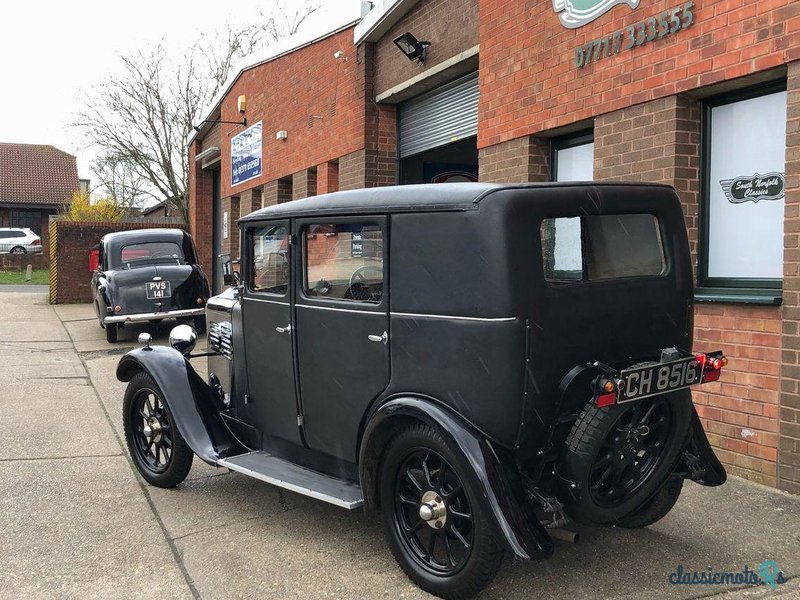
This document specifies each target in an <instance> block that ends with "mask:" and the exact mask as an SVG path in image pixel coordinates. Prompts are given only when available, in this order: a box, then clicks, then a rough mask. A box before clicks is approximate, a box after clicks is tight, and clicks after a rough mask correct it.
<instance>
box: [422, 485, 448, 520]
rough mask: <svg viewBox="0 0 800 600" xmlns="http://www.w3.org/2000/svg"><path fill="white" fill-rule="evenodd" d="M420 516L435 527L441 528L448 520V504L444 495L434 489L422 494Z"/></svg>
mask: <svg viewBox="0 0 800 600" xmlns="http://www.w3.org/2000/svg"><path fill="white" fill-rule="evenodd" d="M419 518H420V519H422V520H423V521H425V522H426V523H427V524H428V526H429V527H432V528H433V529H441V528H442V527H444V524H445V523H446V522H447V506H446V505H445V503H444V500H443V499H442V497H441V496H440V495H439V494H437V493H436V492H434V491H433V490H428V491H427V492H425V493H424V494H422V498H421V503H420V505H419Z"/></svg>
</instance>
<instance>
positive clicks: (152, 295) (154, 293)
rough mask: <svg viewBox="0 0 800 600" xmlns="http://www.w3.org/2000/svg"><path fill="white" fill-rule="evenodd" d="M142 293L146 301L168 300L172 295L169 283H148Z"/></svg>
mask: <svg viewBox="0 0 800 600" xmlns="http://www.w3.org/2000/svg"><path fill="white" fill-rule="evenodd" d="M144 291H145V294H147V299H148V300H158V299H159V298H169V297H170V296H171V295H172V289H171V288H170V284H169V281H148V282H147V283H145V284H144Z"/></svg>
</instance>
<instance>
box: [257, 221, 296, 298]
mask: <svg viewBox="0 0 800 600" xmlns="http://www.w3.org/2000/svg"><path fill="white" fill-rule="evenodd" d="M250 260H251V261H252V263H251V264H250V281H249V282H248V285H249V288H250V290H251V291H253V292H265V293H269V294H280V295H284V294H286V292H287V290H288V289H289V230H288V228H287V227H286V226H285V225H267V226H265V227H257V228H255V229H251V230H250Z"/></svg>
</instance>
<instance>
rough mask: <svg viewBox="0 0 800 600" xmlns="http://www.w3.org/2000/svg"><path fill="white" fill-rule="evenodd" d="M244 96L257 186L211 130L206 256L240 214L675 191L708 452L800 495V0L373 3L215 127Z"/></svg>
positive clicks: (205, 152) (194, 155)
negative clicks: (479, 196) (423, 199)
mask: <svg viewBox="0 0 800 600" xmlns="http://www.w3.org/2000/svg"><path fill="white" fill-rule="evenodd" d="M404 34H412V35H411V36H409V35H405V36H404V37H403V35H404ZM401 46H403V47H404V48H405V50H404V51H401ZM335 53H339V54H335ZM404 53H405V54H407V55H410V56H411V58H412V59H413V60H409V57H408V56H407V55H405V56H404ZM334 55H335V56H336V57H338V58H335V57H334ZM419 58H422V59H423V60H418V59H419ZM241 95H244V96H245V97H246V101H247V106H246V110H245V112H244V116H245V117H246V118H247V122H248V125H249V126H251V127H252V126H253V125H254V124H257V123H261V130H260V132H259V134H263V139H262V141H261V143H260V144H259V148H258V150H259V157H258V169H257V171H258V173H257V174H255V175H253V173H251V172H250V171H248V170H247V168H248V165H252V164H253V163H252V161H249V158H250V156H249V155H248V154H247V153H244V154H242V153H240V154H241V156H239V157H238V158H237V161H232V145H231V140H232V139H234V138H235V140H240V139H241V138H237V137H236V136H237V134H240V133H241V132H242V130H243V128H242V127H238V126H236V125H232V124H220V123H207V124H206V125H204V127H203V128H202V129H201V131H200V132H199V134H198V135H197V136H196V138H195V139H194V140H193V142H192V144H191V146H190V148H189V155H190V160H191V164H192V165H194V167H193V169H192V173H191V177H190V214H191V219H190V226H191V228H192V231H193V232H195V235H196V237H197V238H198V242H199V243H200V245H201V252H203V253H205V254H204V260H206V261H210V260H211V255H212V243H213V242H214V241H215V240H214V238H215V237H216V238H219V239H217V240H216V243H217V248H218V249H224V250H232V249H234V248H235V247H236V243H237V239H236V228H235V224H234V223H235V220H236V217H237V216H239V215H242V214H246V213H247V212H249V211H250V210H252V209H254V208H258V207H260V206H262V205H268V204H271V203H275V202H282V201H286V200H289V199H291V198H300V197H304V196H307V195H311V194H314V193H322V192H326V191H330V190H335V189H348V188H353V187H370V186H377V185H385V184H394V183H417V182H429V181H433V182H436V181H445V180H471V179H475V178H480V179H481V180H484V181H498V182H524V181H548V180H576V179H596V180H609V179H614V180H641V181H654V182H663V183H669V184H671V185H673V186H674V187H675V188H676V189H677V190H678V193H679V194H680V196H681V199H682V201H683V205H684V211H685V215H686V224H687V227H688V229H689V236H690V240H691V247H692V251H693V255H694V261H695V274H696V280H697V292H696V308H695V337H696V340H697V342H696V344H697V347H698V348H712V347H713V348H717V347H721V348H723V349H724V350H725V352H726V354H727V355H728V356H730V357H731V364H730V367H729V369H728V371H727V375H726V377H725V378H724V381H723V383H720V384H710V385H708V386H706V387H705V388H704V390H703V392H698V393H696V394H695V402H696V404H697V405H698V411H699V412H700V415H701V418H702V420H703V422H704V425H705V426H706V429H707V431H708V433H709V438H710V439H711V442H712V444H713V445H714V446H715V448H716V449H717V452H718V454H719V456H720V458H721V459H722V461H723V462H724V463H725V464H726V466H727V467H728V468H729V470H730V471H731V472H732V473H734V474H737V475H741V476H743V477H746V478H749V479H752V480H754V481H758V482H761V483H764V484H766V485H770V486H776V487H779V488H782V489H786V490H789V491H792V492H794V493H800V3H798V2H796V1H792V0H759V1H756V0H694V1H688V2H674V3H673V2H669V1H666V0H572V1H571V2H565V1H564V0H552V1H547V0H537V1H534V0H379V1H377V2H375V3H374V4H373V6H372V8H371V10H369V11H368V12H366V13H365V14H364V15H363V17H362V18H361V19H360V20H358V21H356V22H353V23H350V24H346V25H344V26H342V27H341V28H339V29H337V30H335V31H333V32H332V33H330V34H329V35H327V36H325V37H323V38H321V39H317V40H314V41H312V42H309V43H308V44H304V45H301V46H299V47H296V48H294V49H286V51H285V52H283V53H276V54H274V55H273V56H271V57H269V59H267V60H264V61H261V62H258V63H255V64H254V65H253V66H251V67H249V68H248V69H245V70H244V71H242V72H241V73H240V74H239V75H238V77H237V78H236V80H235V81H234V82H233V83H232V84H231V85H230V86H229V87H228V88H227V89H226V91H225V93H224V95H222V97H221V98H220V100H219V102H217V104H216V105H215V107H214V108H213V110H212V111H211V112H210V114H209V115H208V118H209V119H211V120H228V121H236V120H239V119H241V118H242V114H240V113H239V111H238V106H237V99H238V97H239V96H241ZM239 145H240V144H239V141H234V149H233V153H234V154H236V152H238V150H236V148H239ZM251 154H252V153H251ZM242 157H244V160H245V162H242ZM262 158H263V163H262V162H261V159H262ZM233 162H236V164H237V165H240V167H236V166H234V165H233ZM237 169H239V170H240V171H241V172H242V173H244V175H245V176H246V177H245V178H243V179H242V178H241V177H239V176H238V175H237V174H236V170H237ZM241 169H244V170H241ZM237 177H239V178H238V179H237ZM215 212H216V213H217V214H216V218H215ZM224 215H227V216H224ZM234 253H235V250H234Z"/></svg>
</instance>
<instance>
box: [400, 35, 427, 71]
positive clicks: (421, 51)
mask: <svg viewBox="0 0 800 600" xmlns="http://www.w3.org/2000/svg"><path fill="white" fill-rule="evenodd" d="M394 45H395V46H397V47H398V48H400V51H401V52H402V53H403V54H405V55H406V57H408V59H409V60H416V61H417V62H418V63H420V64H422V63H424V62H425V51H426V50H427V49H428V46H430V45H431V43H430V42H421V41H419V40H418V39H417V38H415V37H414V35H413V34H411V33H409V32H408V31H406V32H405V33H404V34H403V35H401V36H398V37H396V38H395V39H394Z"/></svg>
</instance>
